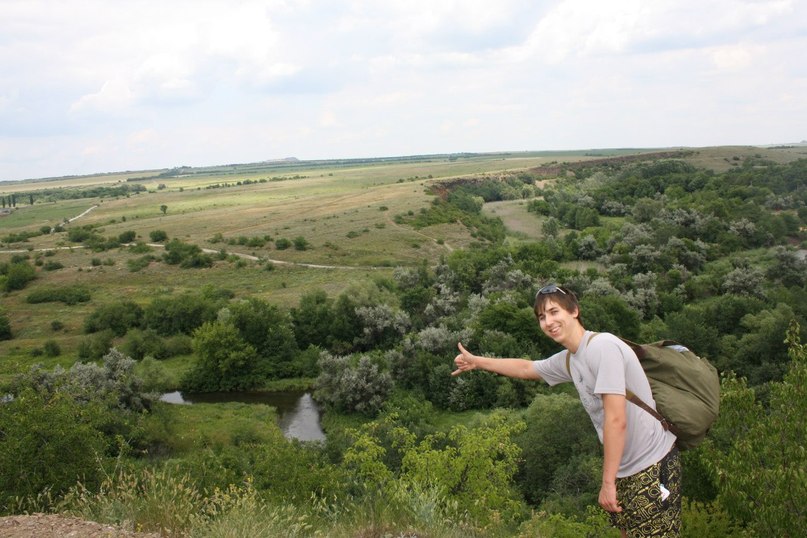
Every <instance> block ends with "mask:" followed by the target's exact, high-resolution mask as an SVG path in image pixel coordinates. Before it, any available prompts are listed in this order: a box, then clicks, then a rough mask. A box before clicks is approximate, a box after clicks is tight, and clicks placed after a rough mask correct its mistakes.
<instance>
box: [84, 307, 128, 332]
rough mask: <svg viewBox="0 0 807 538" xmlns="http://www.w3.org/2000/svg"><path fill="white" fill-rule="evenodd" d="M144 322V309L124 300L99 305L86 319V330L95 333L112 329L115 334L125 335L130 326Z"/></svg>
mask: <svg viewBox="0 0 807 538" xmlns="http://www.w3.org/2000/svg"><path fill="white" fill-rule="evenodd" d="M142 323H143V309H142V308H141V307H140V305H138V304H137V303H135V302H133V301H130V300H126V299H125V300H122V301H118V302H114V303H109V304H107V305H103V306H100V307H98V308H97V309H96V310H95V311H94V312H92V313H91V314H90V315H89V316H87V317H86V318H85V319H84V332H85V333H94V332H99V331H103V330H107V329H108V330H111V331H112V332H113V334H114V335H115V336H123V335H124V334H126V331H128V330H129V329H130V328H133V327H139V326H141V324H142Z"/></svg>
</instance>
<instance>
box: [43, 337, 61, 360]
mask: <svg viewBox="0 0 807 538" xmlns="http://www.w3.org/2000/svg"><path fill="white" fill-rule="evenodd" d="M42 351H43V352H44V353H45V356H46V357H58V356H59V355H61V354H62V348H60V347H59V344H58V343H57V342H56V341H55V340H45V343H44V344H42Z"/></svg>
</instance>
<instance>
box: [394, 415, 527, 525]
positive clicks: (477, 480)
mask: <svg viewBox="0 0 807 538" xmlns="http://www.w3.org/2000/svg"><path fill="white" fill-rule="evenodd" d="M523 429H524V423H523V422H519V421H512V420H508V419H507V418H506V416H505V415H503V414H494V415H491V416H490V417H489V418H487V419H486V420H485V421H484V422H483V423H482V424H481V425H479V426H478V427H476V428H473V429H466V428H465V427H463V426H457V427H455V428H453V429H452V430H451V432H450V433H449V434H448V436H445V437H444V436H442V435H434V436H427V437H426V438H425V439H423V441H421V442H420V443H418V444H417V445H416V446H415V447H414V448H413V450H409V451H407V452H406V454H405V455H404V458H403V468H402V470H403V472H402V476H401V479H402V480H403V481H406V482H410V483H416V484H419V485H421V486H425V487H426V488H434V489H436V491H438V492H440V494H442V495H445V497H446V501H448V500H455V501H457V503H458V505H459V506H462V507H463V509H464V510H467V511H468V513H469V515H470V516H471V518H472V519H473V520H475V521H476V522H477V524H481V525H485V524H489V523H492V522H493V521H494V520H495V519H499V518H500V519H501V520H502V521H505V522H514V521H517V520H518V519H520V518H521V517H522V516H523V514H524V506H523V504H522V502H521V501H520V500H519V497H518V495H517V494H516V493H515V491H514V490H513V487H512V478H513V475H514V474H515V472H516V467H517V460H518V458H519V455H520V450H519V447H518V446H517V445H516V444H515V443H514V442H513V441H512V437H513V435H515V434H517V433H518V432H519V431H521V430H523Z"/></svg>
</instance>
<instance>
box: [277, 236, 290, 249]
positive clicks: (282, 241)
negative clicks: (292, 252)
mask: <svg viewBox="0 0 807 538" xmlns="http://www.w3.org/2000/svg"><path fill="white" fill-rule="evenodd" d="M290 246H291V241H289V240H288V239H286V238H285V237H281V238H279V239H277V240H275V248H276V249H277V250H286V249H287V248H289V247H290Z"/></svg>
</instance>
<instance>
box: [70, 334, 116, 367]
mask: <svg viewBox="0 0 807 538" xmlns="http://www.w3.org/2000/svg"><path fill="white" fill-rule="evenodd" d="M114 338H115V333H114V332H113V331H112V330H111V329H104V330H102V331H98V332H96V333H93V334H91V335H90V336H86V337H84V338H82V339H81V341H80V342H79V345H78V351H77V354H78V357H79V358H80V359H88V360H98V359H100V358H101V357H103V356H104V354H106V352H107V351H109V350H110V349H111V348H112V341H113V340H114Z"/></svg>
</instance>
